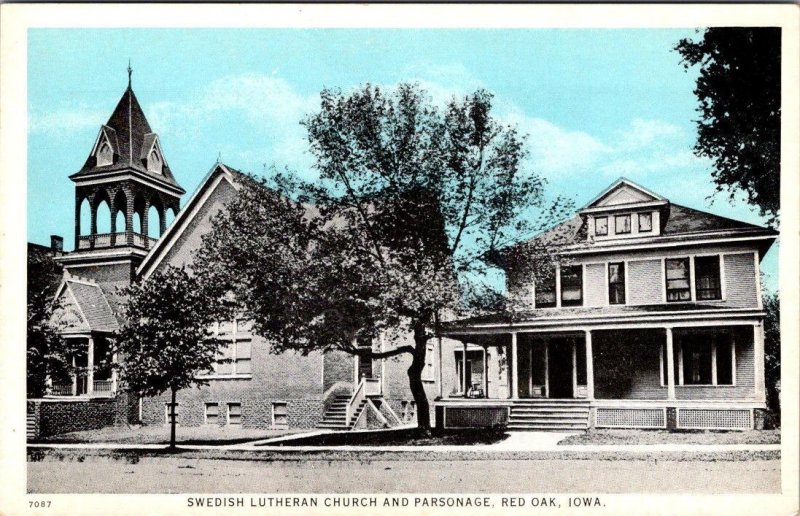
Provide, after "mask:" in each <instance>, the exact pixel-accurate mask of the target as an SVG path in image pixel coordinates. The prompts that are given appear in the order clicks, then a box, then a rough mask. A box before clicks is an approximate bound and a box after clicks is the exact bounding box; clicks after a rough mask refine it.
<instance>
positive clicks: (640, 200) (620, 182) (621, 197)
mask: <svg viewBox="0 0 800 516" xmlns="http://www.w3.org/2000/svg"><path fill="white" fill-rule="evenodd" d="M668 202H669V201H668V200H667V199H666V198H664V197H662V196H661V195H658V194H657V193H654V192H651V191H650V190H648V189H647V188H645V187H643V186H641V185H638V184H636V183H634V182H633V181H631V180H630V179H626V178H624V177H620V178H619V179H617V180H616V181H614V182H613V183H612V184H611V186H609V187H608V188H606V189H605V190H603V191H602V192H600V194H599V195H598V196H596V197H595V198H594V199H592V200H591V201H589V203H588V204H586V206H584V207H583V208H582V209H581V210H580V211H579V213H583V212H587V211H596V210H602V209H615V208H620V207H629V206H636V205H666V204H667V203H668Z"/></svg>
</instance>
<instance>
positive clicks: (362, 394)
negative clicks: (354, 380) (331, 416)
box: [346, 378, 367, 426]
mask: <svg viewBox="0 0 800 516" xmlns="http://www.w3.org/2000/svg"><path fill="white" fill-rule="evenodd" d="M366 385H367V383H366V378H362V379H361V381H360V382H358V387H356V390H355V391H354V392H353V395H352V396H350V399H349V400H348V401H347V411H346V418H347V419H346V421H347V426H350V420H351V419H352V418H353V416H354V415H355V414H354V413H353V412H354V411H355V409H357V408H358V406H359V405H361V402H362V401H364V398H366V397H367V387H366Z"/></svg>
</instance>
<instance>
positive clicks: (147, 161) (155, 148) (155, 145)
mask: <svg viewBox="0 0 800 516" xmlns="http://www.w3.org/2000/svg"><path fill="white" fill-rule="evenodd" d="M139 157H140V159H141V160H142V163H144V166H145V167H146V168H147V171H148V172H151V173H153V174H158V175H161V174H163V169H164V166H165V164H166V163H165V161H164V153H163V152H162V151H161V143H160V142H159V141H158V135H157V134H155V133H149V134H146V135H144V144H143V145H142V152H141V154H140V156H139Z"/></svg>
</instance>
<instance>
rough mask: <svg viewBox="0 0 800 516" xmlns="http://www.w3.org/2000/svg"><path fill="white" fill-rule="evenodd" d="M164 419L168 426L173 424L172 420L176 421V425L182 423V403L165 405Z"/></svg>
mask: <svg viewBox="0 0 800 516" xmlns="http://www.w3.org/2000/svg"><path fill="white" fill-rule="evenodd" d="M164 419H165V421H166V422H167V424H168V425H171V424H172V420H173V419H174V420H175V424H178V423H180V422H181V415H180V403H175V404H174V405H173V404H172V403H164Z"/></svg>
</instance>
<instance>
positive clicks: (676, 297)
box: [664, 258, 692, 302]
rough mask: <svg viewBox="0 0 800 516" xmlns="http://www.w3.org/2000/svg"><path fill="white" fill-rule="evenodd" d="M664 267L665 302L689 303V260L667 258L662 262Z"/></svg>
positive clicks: (690, 297)
mask: <svg viewBox="0 0 800 516" xmlns="http://www.w3.org/2000/svg"><path fill="white" fill-rule="evenodd" d="M664 267H665V269H666V273H667V301H668V302H675V301H691V299H692V290H691V287H690V285H691V278H690V277H689V258H669V259H667V260H664Z"/></svg>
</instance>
